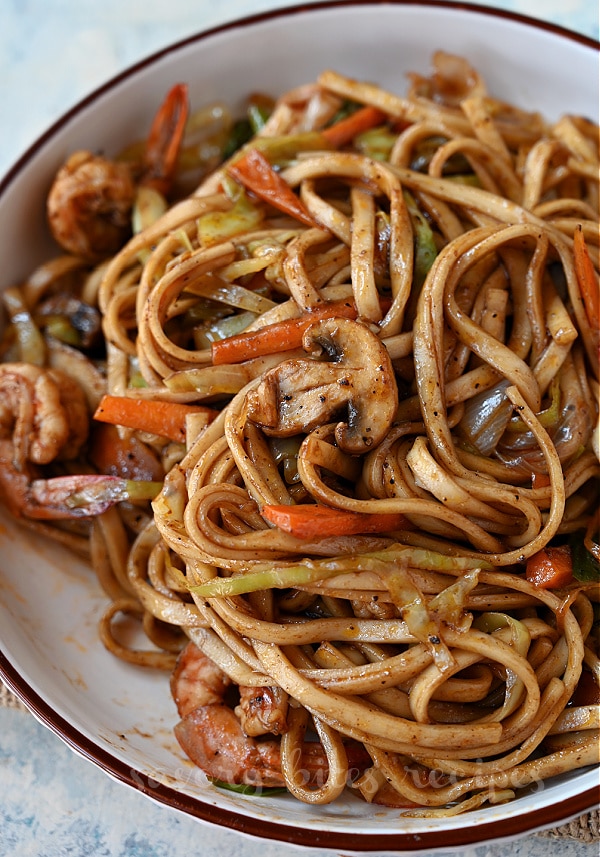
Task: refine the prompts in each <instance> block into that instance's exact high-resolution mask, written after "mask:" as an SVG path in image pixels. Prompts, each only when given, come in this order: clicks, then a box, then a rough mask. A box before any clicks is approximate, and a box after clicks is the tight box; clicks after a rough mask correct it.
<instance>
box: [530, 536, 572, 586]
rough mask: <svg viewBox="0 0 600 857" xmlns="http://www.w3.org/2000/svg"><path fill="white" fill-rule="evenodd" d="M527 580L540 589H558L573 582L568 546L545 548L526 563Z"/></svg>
mask: <svg viewBox="0 0 600 857" xmlns="http://www.w3.org/2000/svg"><path fill="white" fill-rule="evenodd" d="M525 575H526V577H527V580H529V581H530V582H531V583H533V584H535V586H539V587H540V589H560V587H562V586H568V585H569V583H572V582H573V557H572V556H571V549H570V547H569V546H568V545H560V546H558V547H550V546H549V547H545V548H544V549H543V550H541V551H538V552H537V553H535V554H534V555H533V556H532V557H530V558H529V560H528V561H527V566H526V571H525Z"/></svg>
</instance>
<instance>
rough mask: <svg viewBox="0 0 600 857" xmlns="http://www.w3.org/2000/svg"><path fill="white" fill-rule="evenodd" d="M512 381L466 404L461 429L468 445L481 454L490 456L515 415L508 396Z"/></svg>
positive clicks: (504, 381)
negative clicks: (512, 415)
mask: <svg viewBox="0 0 600 857" xmlns="http://www.w3.org/2000/svg"><path fill="white" fill-rule="evenodd" d="M509 385H510V381H508V380H507V379H503V380H502V381H500V382H499V383H498V384H496V386H494V387H491V388H490V389H489V390H484V391H483V392H481V393H478V394H477V395H476V396H473V398H472V399H469V401H468V402H465V410H464V414H463V418H462V420H461V421H460V429H461V431H462V434H463V435H464V437H465V438H466V439H467V440H468V441H469V443H470V444H471V445H472V446H474V447H475V449H477V450H478V452H480V453H481V454H482V455H491V453H492V452H494V450H495V449H496V446H497V445H498V442H499V440H500V438H501V437H502V435H503V434H504V432H505V430H506V427H507V425H508V422H509V420H510V417H511V414H512V409H513V406H512V403H511V401H510V400H509V399H508V397H507V395H506V389H507V387H508V386H509Z"/></svg>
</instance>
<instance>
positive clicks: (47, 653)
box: [0, 2, 598, 855]
mask: <svg viewBox="0 0 600 857" xmlns="http://www.w3.org/2000/svg"><path fill="white" fill-rule="evenodd" d="M438 48H440V49H444V50H446V51H450V52H454V53H458V54H462V55H464V56H466V57H468V59H469V60H470V61H471V62H472V63H473V64H474V65H475V66H476V68H477V69H479V70H480V71H481V72H482V73H483V75H484V77H485V79H486V81H487V83H488V86H489V89H490V90H491V92H492V93H493V94H495V95H496V96H498V97H501V98H505V99H507V100H510V101H513V102H515V103H517V104H518V105H520V106H521V107H524V108H534V109H537V110H540V111H542V112H543V113H544V114H545V115H546V116H547V117H549V118H556V117H558V116H559V115H560V114H561V113H562V112H564V111H568V112H572V113H582V114H586V115H588V116H590V118H593V119H597V111H598V98H597V95H598V93H597V80H598V78H597V74H598V46H597V45H596V44H594V43H593V42H592V41H591V40H589V39H586V38H584V37H582V36H576V35H575V34H572V33H566V32H564V31H560V30H558V29H557V28H556V27H552V26H550V25H547V24H542V23H540V22H534V21H532V20H526V19H524V18H522V17H517V16H514V15H510V14H507V13H506V12H498V11H493V10H491V9H489V8H476V7H472V6H470V7H469V6H467V7H465V6H464V5H463V4H460V3H456V4H453V3H443V4H437V3H435V2H428V3H402V2H400V3H390V2H386V3H378V2H370V3H368V2H367V3H352V2H348V3H334V4H327V5H317V6H308V7H303V8H292V9H287V10H285V11H280V12H274V13H269V14H264V15H260V16H256V17H254V18H252V19H246V20H243V21H240V22H238V23H233V24H229V25H226V26H223V27H220V28H217V29H214V30H212V31H210V32H205V33H201V34H199V35H196V36H193V37H191V38H189V39H186V40H185V41H183V42H180V43H178V44H176V45H174V46H173V47H171V48H168V49H167V50H163V51H161V52H160V53H158V54H156V55H154V56H151V57H150V58H148V59H147V60H145V61H144V62H141V63H139V64H137V65H136V66H135V67H133V68H131V69H129V70H128V71H126V72H125V73H123V74H121V75H119V76H118V77H117V78H115V79H114V80H111V81H109V82H108V83H107V84H106V85H105V86H103V87H101V88H100V89H98V90H97V91H95V92H93V93H92V94H91V95H89V96H88V97H87V98H86V99H84V100H83V101H82V102H81V103H79V104H78V105H76V106H75V107H74V108H73V109H72V110H70V111H69V112H68V113H67V114H66V115H65V116H63V117H62V118H61V119H59V120H58V121H57V122H56V123H55V124H54V125H53V126H52V127H51V128H50V129H49V130H48V132H47V133H45V134H44V135H43V136H42V137H41V138H40V139H39V140H38V141H37V142H36V143H35V144H34V145H33V146H32V147H31V148H30V149H29V150H28V151H27V152H26V153H25V154H24V155H23V157H22V158H21V159H20V160H19V161H18V162H17V163H16V164H15V165H14V167H13V168H12V169H11V170H10V171H9V173H8V174H7V175H6V176H5V177H4V179H3V180H2V182H1V183H0V256H1V258H2V284H3V285H9V284H12V283H14V282H17V281H18V280H19V279H20V278H21V277H23V276H24V275H26V274H27V273H28V272H29V271H30V270H31V268H32V267H33V266H34V265H35V264H36V263H38V262H40V261H42V260H43V259H44V258H46V257H47V256H48V254H49V252H50V249H51V245H50V242H49V239H48V236H47V232H46V228H45V220H44V202H45V196H46V193H47V190H48V187H49V183H50V180H51V177H52V176H53V174H54V172H55V170H56V168H57V167H58V166H59V165H60V164H61V163H62V162H63V161H64V160H65V157H66V156H67V155H68V154H69V153H70V152H71V151H72V150H74V149H77V148H79V147H88V148H91V149H93V150H105V151H107V152H108V153H111V152H115V151H117V150H118V149H119V148H120V147H121V145H123V144H124V143H126V142H128V141H130V140H131V139H136V138H138V137H139V135H140V128H145V127H147V126H148V123H149V120H150V117H151V116H152V115H153V113H154V110H155V108H156V105H157V103H158V101H159V99H160V97H161V96H162V95H163V94H164V92H166V90H167V89H168V87H169V86H170V85H171V84H173V83H175V82H177V81H181V80H183V81H187V82H188V83H189V85H190V95H191V99H192V102H193V106H195V107H198V106H200V105H202V104H203V103H206V102H209V101H211V100H213V99H215V98H220V99H224V100H225V101H227V102H229V103H230V104H232V105H233V106H235V105H236V104H237V103H238V102H239V101H240V100H241V99H242V98H243V96H244V95H245V94H247V93H248V92H249V91H251V90H262V91H267V92H271V93H272V94H277V93H278V92H280V91H282V90H285V89H287V88H289V87H291V86H294V85H297V84H299V83H302V82H306V81H310V80H313V79H314V78H315V76H316V75H317V74H318V72H319V71H320V70H322V69H324V68H326V67H330V68H334V69H337V70H339V71H340V72H342V73H344V74H348V75H351V76H354V77H358V78H366V79H370V80H373V81H377V82H379V83H381V84H382V85H383V86H385V87H387V88H390V89H392V90H395V91H397V92H403V91H404V89H405V86H406V78H405V73H406V72H407V71H409V70H419V71H423V72H428V70H429V68H430V58H431V55H432V53H433V51H434V50H435V49H438ZM249 58H252V60H251V61H249ZM0 523H1V527H0V555H1V559H0V647H1V653H0V675H2V677H3V678H4V680H5V681H6V682H7V684H8V685H9V687H11V688H12V689H13V690H14V691H15V692H16V693H17V694H18V695H19V696H20V697H21V698H22V699H23V700H24V701H25V702H26V704H27V705H28V706H29V707H30V709H31V710H32V711H33V713H34V714H35V715H36V716H37V717H38V718H39V719H40V720H41V721H42V722H43V723H45V724H46V725H47V726H49V727H50V728H51V729H53V730H54V731H55V732H56V733H57V734H58V735H60V736H61V737H62V738H63V739H64V740H65V741H66V742H67V743H68V744H69V745H71V746H72V747H73V748H74V749H75V750H77V751H78V752H80V753H82V754H83V755H84V756H86V757H88V758H89V759H91V760H92V761H93V762H94V763H96V764H97V765H98V766H100V767H101V768H102V769H104V770H105V771H106V772H107V773H109V774H111V775H113V776H114V777H116V778H117V779H119V780H122V781H123V782H124V783H127V784H128V785H129V786H132V787H134V788H137V789H140V790H141V791H142V792H144V793H145V794H147V795H148V796H149V797H151V798H153V799H154V800H156V801H159V802H161V803H164V804H166V805H168V806H171V807H173V808H174V809H175V810H177V811H180V812H183V813H187V814H189V815H191V816H195V817H198V818H201V819H204V820H207V821H209V822H213V823H216V824H219V825H224V826H226V827H230V828H233V829H237V830H244V831H245V832H246V833H249V834H253V835H257V836H261V837H266V838H270V839H273V840H279V841H285V842H290V843H295V844H297V845H306V846H313V847H315V846H317V847H321V848H331V849H335V850H336V851H338V852H339V851H340V850H341V851H344V853H345V854H350V853H352V854H358V853H364V852H375V853H377V854H379V855H383V854H385V853H397V852H399V851H404V852H405V851H415V850H429V849H433V848H444V849H445V850H448V849H449V848H453V847H454V848H460V847H462V846H465V845H467V844H472V843H481V842H489V841H490V840H493V839H498V838H503V837H507V836H516V835H519V834H521V833H524V832H528V831H532V830H534V829H536V828H539V827H545V826H550V825H554V824H558V823H560V822H563V821H564V820H566V819H568V818H570V817H573V816H575V815H577V814H579V813H582V812H584V811H586V810H588V809H589V808H591V807H593V806H595V802H596V791H595V789H596V786H597V780H598V773H597V771H582V772H578V773H574V774H572V775H570V776H566V777H562V778H559V779H557V780H556V781H552V782H547V783H545V784H544V785H540V787H539V790H537V791H535V792H531V793H530V794H528V795H527V796H525V797H521V798H519V799H518V800H516V801H514V802H513V803H510V804H508V805H505V806H499V807H496V808H490V807H486V808H485V809H482V810H480V811H477V812H474V813H471V814H470V815H469V816H468V818H466V817H461V816H459V817H457V818H450V819H443V820H439V819H438V820H434V821H432V820H426V819H400V820H399V818H398V813H397V812H395V811H386V810H384V809H383V808H381V807H378V808H372V807H370V806H368V805H367V804H364V805H361V804H360V803H359V802H358V801H356V800H354V801H352V802H351V803H346V802H344V801H341V802H337V803H335V804H334V805H332V806H327V807H322V808H320V807H307V806H305V805H303V804H300V803H298V802H296V801H295V800H293V799H286V798H284V797H278V798H259V799H257V798H249V797H243V796H240V795H236V794H232V793H228V792H222V791H217V790H215V789H213V788H211V787H210V786H207V785H206V784H205V782H204V778H203V776H202V775H201V774H199V772H197V771H196V770H195V769H194V768H192V767H191V766H190V764H189V763H187V762H186V761H185V760H184V759H183V758H182V755H181V752H180V750H179V748H178V746H177V744H176V741H175V739H174V737H173V735H172V727H173V725H174V723H175V720H176V712H175V710H174V706H173V703H172V701H171V699H170V695H169V688H168V682H167V680H166V678H165V676H164V674H155V673H152V672H148V671H145V670H142V669H138V668H135V667H133V666H129V665H127V664H124V663H121V662H119V661H116V660H115V659H114V658H113V656H111V655H110V654H108V653H107V652H106V651H105V650H104V648H103V647H102V645H101V643H100V642H99V640H98V635H97V620H98V617H99V615H100V614H101V612H102V611H103V608H104V606H105V599H104V596H103V594H102V593H101V592H100V591H99V587H98V586H97V584H96V582H95V579H94V577H93V575H92V573H91V572H90V571H89V569H88V568H86V567H85V566H84V565H82V564H81V563H80V562H78V561H77V560H76V559H74V558H73V557H72V556H70V555H65V553H64V552H63V551H62V550H61V549H59V548H57V547H56V546H54V545H49V544H46V543H43V542H42V541H38V542H36V541H32V539H31V537H30V536H28V535H27V534H24V533H23V531H22V530H20V529H19V528H18V527H17V526H16V525H15V523H14V522H12V521H10V520H8V519H7V518H6V517H5V516H4V515H2V519H1V522H0Z"/></svg>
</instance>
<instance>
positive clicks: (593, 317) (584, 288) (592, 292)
mask: <svg viewBox="0 0 600 857" xmlns="http://www.w3.org/2000/svg"><path fill="white" fill-rule="evenodd" d="M573 261H574V263H575V274H576V275H577V282H578V283H579V289H580V291H581V296H582V298H583V303H584V306H585V311H586V315H587V317H588V321H589V323H590V327H592V328H593V329H594V330H600V290H599V289H598V277H597V275H596V271H595V269H594V263H593V262H592V260H591V258H590V254H589V251H588V248H587V244H586V243H585V236H584V234H583V229H582V228H581V226H578V227H577V229H576V230H575V234H574V236H573Z"/></svg>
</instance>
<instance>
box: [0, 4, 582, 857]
mask: <svg viewBox="0 0 600 857" xmlns="http://www.w3.org/2000/svg"><path fill="white" fill-rule="evenodd" d="M289 5H292V4H291V2H273V0H168V2H163V0H100V2H90V0H0V129H2V130H1V132H0V175H2V174H3V173H4V172H5V171H6V170H7V169H8V168H9V167H10V166H11V164H12V163H13V162H14V161H15V160H16V158H17V157H18V156H19V154H20V153H21V152H22V151H23V150H24V149H25V148H26V147H27V146H28V145H29V144H30V143H32V142H33V140H34V139H35V138H36V137H37V136H38V135H39V134H40V133H42V132H43V131H44V130H45V129H46V128H47V127H48V126H49V125H50V123H51V122H52V121H53V120H54V119H56V118H57V117H58V116H60V115H61V114H62V113H63V112H64V111H65V110H66V109H68V108H69V107H70V106H71V105H72V104H74V103H75V102H76V101H78V100H79V99H80V98H81V97H82V96H84V95H85V94H86V93H87V92H88V91H90V90H91V89H93V88H95V87H96V86H98V85H99V84H101V83H103V82H104V81H105V80H106V79H108V78H110V77H112V76H113V75H115V74H116V73H118V72H119V71H121V70H122V69H123V68H125V67H127V66H129V65H131V64H132V63H134V62H136V61H137V60H139V59H141V58H142V57H144V56H146V55H147V54H149V53H152V52H154V51H156V50H158V49H160V48H162V47H164V46H166V45H168V44H169V43H171V42H173V41H176V40H179V39H181V38H184V37H186V36H188V35H190V34H191V33H194V32H197V31H199V30H202V29H205V28H207V27H211V26H214V25H217V24H220V23H222V22H224V21H227V20H231V19H233V18H237V17H239V16H241V15H248V14H252V13H255V12H260V11H264V10H266V9H269V8H273V7H285V6H289ZM481 5H488V6H496V7H501V8H504V9H508V10H511V11H516V12H519V13H523V14H527V15H531V16H533V17H537V18H543V19H545V20H548V21H552V22H553V23H556V24H559V25H561V26H564V27H568V28H570V29H573V30H576V31H578V32H581V33H584V34H586V35H588V36H591V37H593V38H598V3H597V2H595V1H594V0H503V2H500V0H496V2H488V3H486V2H482V3H481ZM16 117H18V120H17V119H16ZM332 853H333V852H324V851H321V850H303V851H300V850H298V849H296V848H295V847H292V846H285V845H281V844H279V843H271V842H264V841H260V842H259V841H257V840H254V839H248V838H247V837H244V836H242V835H240V834H237V833H235V832H232V831H229V830H221V829H214V828H210V827H208V826H206V825H204V824H202V823H200V822H197V821H195V820H193V819H191V818H187V817H183V816H180V815H178V814H177V813H175V812H174V811H172V810H170V809H168V808H166V807H163V806H160V805H157V804H155V803H153V802H151V801H150V800H148V799H147V798H146V797H144V796H143V795H142V794H141V793H138V792H136V791H134V790H133V789H130V788H128V787H126V786H124V785H122V784H121V783H118V782H115V781H113V780H112V779H110V778H109V777H107V776H106V775H105V774H104V773H103V772H102V771H100V770H99V769H97V768H96V767H94V766H93V765H92V764H91V763H90V762H89V761H87V760H85V759H83V758H81V757H79V756H77V755H76V754H75V753H73V752H72V751H71V750H70V749H69V748H68V747H66V746H65V745H64V744H63V743H62V742H61V741H60V740H59V739H58V738H57V737H56V736H55V735H54V734H53V733H51V732H50V731H49V730H47V729H45V728H44V727H43V726H41V725H40V724H39V723H38V722H37V721H36V720H35V719H34V718H33V717H31V716H30V715H28V714H27V713H24V712H22V711H19V710H13V709H0V857H9V855H10V857H42V855H43V857H63V855H64V857H67V855H68V857H96V855H98V857H138V855H139V857H155V855H156V857H165V855H171V854H172V855H175V854H177V855H191V857H192V855H212V857H225V855H227V857H241V855H245V857H285V855H294V854H296V855H302V857H325V855H326V854H327V855H328V857H332ZM463 853H464V854H465V857H508V855H512V857H547V855H548V854H552V855H553V857H595V855H597V854H598V846H597V844H594V845H584V844H582V843H577V842H574V841H568V840H567V841H556V840H551V841H550V840H548V839H543V838H540V837H537V836H529V837H526V838H524V839H521V840H519V841H518V842H514V843H507V844H504V845H492V846H481V847H476V848H472V849H467V850H465V851H464V852H463ZM422 857H426V855H424V854H423V855H422ZM438 857H444V854H443V853H441V854H440V853H439V852H438Z"/></svg>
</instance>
